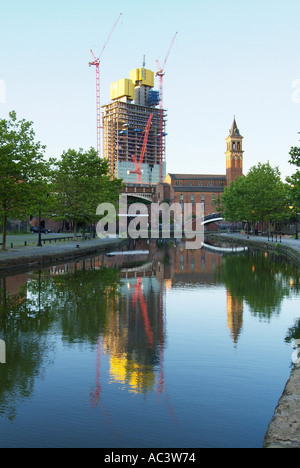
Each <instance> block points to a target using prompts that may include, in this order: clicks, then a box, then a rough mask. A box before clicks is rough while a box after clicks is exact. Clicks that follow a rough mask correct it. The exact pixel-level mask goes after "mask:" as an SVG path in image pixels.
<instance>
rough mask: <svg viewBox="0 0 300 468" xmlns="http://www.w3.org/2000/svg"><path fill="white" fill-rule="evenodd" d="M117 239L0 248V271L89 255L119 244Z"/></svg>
mask: <svg viewBox="0 0 300 468" xmlns="http://www.w3.org/2000/svg"><path fill="white" fill-rule="evenodd" d="M120 242H121V241H120V240H119V239H108V238H107V239H99V238H96V239H91V240H84V241H83V240H75V241H60V242H56V243H54V242H53V241H52V242H51V244H49V243H47V244H43V245H42V247H37V246H36V245H30V246H27V247H25V246H22V247H18V248H14V249H9V250H7V251H1V250H0V271H3V270H9V269H14V268H19V267H26V266H32V265H35V264H43V263H46V262H49V261H56V260H62V259H67V258H74V257H77V256H79V255H85V254H86V255H89V254H90V253H96V252H97V251H99V252H100V251H102V250H107V249H111V248H113V247H114V246H119V245H120Z"/></svg>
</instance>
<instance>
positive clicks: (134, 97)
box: [103, 68, 166, 185]
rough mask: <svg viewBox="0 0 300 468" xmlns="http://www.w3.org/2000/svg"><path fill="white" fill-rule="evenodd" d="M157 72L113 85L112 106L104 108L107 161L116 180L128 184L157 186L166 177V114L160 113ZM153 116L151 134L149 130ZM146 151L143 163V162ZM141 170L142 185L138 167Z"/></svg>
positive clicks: (133, 73) (145, 72) (133, 74)
mask: <svg viewBox="0 0 300 468" xmlns="http://www.w3.org/2000/svg"><path fill="white" fill-rule="evenodd" d="M153 87H154V72H152V71H151V70H147V69H145V68H137V69H135V70H132V71H131V72H130V78H129V79H127V78H124V79H122V80H119V81H116V82H115V83H112V84H111V86H110V98H111V101H112V102H111V103H110V104H107V105H105V106H103V129H104V146H103V152H104V158H105V159H107V160H108V162H109V167H110V172H111V174H112V175H113V176H115V177H118V178H120V179H123V181H124V183H130V184H133V183H140V184H154V185H155V184H157V183H158V182H161V181H163V180H164V178H165V176H166V161H165V137H166V133H165V126H166V112H165V111H164V110H163V109H162V110H161V109H159V108H158V107H157V106H158V105H159V91H156V90H154V89H153ZM151 114H152V120H151V125H150V129H149V134H148V136H147V138H146V139H145V130H146V127H147V123H148V121H149V118H150V116H151ZM144 143H145V147H144V154H143V160H142V161H141V155H142V149H143V145H144ZM134 158H135V159H136V161H137V164H138V165H139V166H140V167H139V171H140V181H139V178H138V175H137V164H136V163H135V162H134Z"/></svg>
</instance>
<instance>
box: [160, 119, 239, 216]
mask: <svg viewBox="0 0 300 468" xmlns="http://www.w3.org/2000/svg"><path fill="white" fill-rule="evenodd" d="M242 140H243V137H242V136H241V134H240V131H239V129H238V127H237V124H236V120H235V118H234V119H233V123H232V126H231V129H230V130H229V135H228V137H227V138H226V143H227V148H226V153H225V154H226V173H225V174H173V173H169V174H167V176H166V179H165V182H164V183H163V184H157V188H156V197H157V201H159V202H162V201H168V202H170V203H176V202H177V203H181V204H183V203H192V204H193V205H196V204H197V203H203V204H204V213H205V215H209V214H212V213H215V212H216V211H217V209H216V206H215V202H216V201H217V200H218V198H219V197H220V196H221V195H222V193H223V192H224V187H226V186H229V185H230V183H231V182H232V181H233V180H234V179H235V178H236V177H239V176H241V175H243V149H242Z"/></svg>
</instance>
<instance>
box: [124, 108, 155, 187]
mask: <svg viewBox="0 0 300 468" xmlns="http://www.w3.org/2000/svg"><path fill="white" fill-rule="evenodd" d="M152 117H153V114H150V116H149V119H148V122H147V125H146V130H145V136H144V142H143V147H142V151H141V155H140V160H139V161H137V159H136V157H135V155H134V154H132V155H131V157H132V160H133V162H134V165H135V170H134V171H129V173H130V174H137V183H138V184H141V183H142V164H143V161H144V156H145V151H146V146H147V141H148V136H149V131H150V127H151V121H152Z"/></svg>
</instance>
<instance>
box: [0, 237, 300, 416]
mask: <svg viewBox="0 0 300 468" xmlns="http://www.w3.org/2000/svg"><path fill="white" fill-rule="evenodd" d="M0 281H1V283H0V339H3V340H4V341H5V342H6V348H7V350H8V353H7V365H5V366H0V382H1V387H0V412H1V413H4V414H6V415H7V416H8V417H9V418H10V419H14V417H15V408H16V401H20V400H23V399H26V398H28V397H30V395H31V393H32V391H33V387H34V382H35V379H36V378H37V377H42V376H43V374H44V372H45V370H46V369H47V367H48V366H50V365H51V364H52V362H53V361H54V359H55V354H56V352H57V343H58V340H60V339H61V340H62V341H63V343H64V345H65V346H67V347H73V346H74V345H88V346H90V347H92V348H93V349H94V350H95V379H94V382H93V383H91V386H92V388H91V391H90V394H89V399H90V403H91V405H92V406H93V407H96V406H98V405H99V403H100V402H101V395H102V388H103V383H104V381H103V379H106V380H107V377H106V376H105V373H102V360H103V359H104V358H108V360H109V370H108V383H109V384H110V385H119V387H120V388H122V389H125V390H127V391H129V392H131V393H133V394H146V393H149V392H154V391H155V392H157V395H159V396H162V395H163V396H164V397H165V399H166V401H167V403H168V405H169V408H170V411H171V413H172V414H173V416H174V408H173V407H172V402H171V401H170V400H169V399H168V396H167V390H166V382H165V369H164V353H165V351H166V347H167V329H166V326H167V325H166V294H167V293H168V291H171V290H174V289H181V290H182V289H185V290H186V289H193V288H194V289H195V288H199V287H200V286H201V287H202V286H203V285H205V286H206V287H208V288H212V287H214V286H217V285H225V287H226V290H227V293H226V297H225V301H226V304H225V308H226V311H227V327H228V331H229V333H230V336H231V338H232V342H233V345H234V346H237V343H238V340H239V337H240V334H241V333H242V330H243V315H244V307H245V304H247V306H248V307H249V308H250V310H251V313H252V314H253V316H254V317H257V318H258V319H259V320H262V319H263V320H270V319H271V318H272V316H274V315H275V316H276V315H278V314H280V307H281V303H282V301H283V299H284V298H285V297H287V296H289V295H292V294H298V293H299V273H298V269H297V268H296V267H295V266H293V265H292V264H291V263H286V262H282V261H281V260H280V259H279V258H278V257H274V258H273V257H272V258H270V256H269V255H268V254H266V255H261V254H259V253H256V252H252V251H248V252H243V253H238V254H237V253H236V254H235V255H224V251H222V252H220V253H218V252H217V251H213V252H211V251H208V250H204V249H202V250H198V251H191V250H186V249H185V246H184V244H183V243H177V244H174V243H168V244H166V243H165V244H163V245H160V244H157V243H156V242H150V243H149V244H147V243H145V242H140V243H138V244H137V245H136V246H135V250H134V251H133V254H132V255H128V252H127V251H124V252H117V253H116V254H115V255H105V254H102V255H100V256H97V257H93V258H89V259H80V260H78V261H76V262H73V263H72V262H70V263H64V264H61V265H55V266H51V267H49V268H46V269H44V270H39V271H33V272H27V273H24V274H18V275H16V276H11V277H2V278H1V280H0ZM228 331H227V333H228ZM289 334H290V335H292V336H298V334H299V324H296V325H295V327H294V329H293V330H290V331H289ZM287 339H288V338H287Z"/></svg>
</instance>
